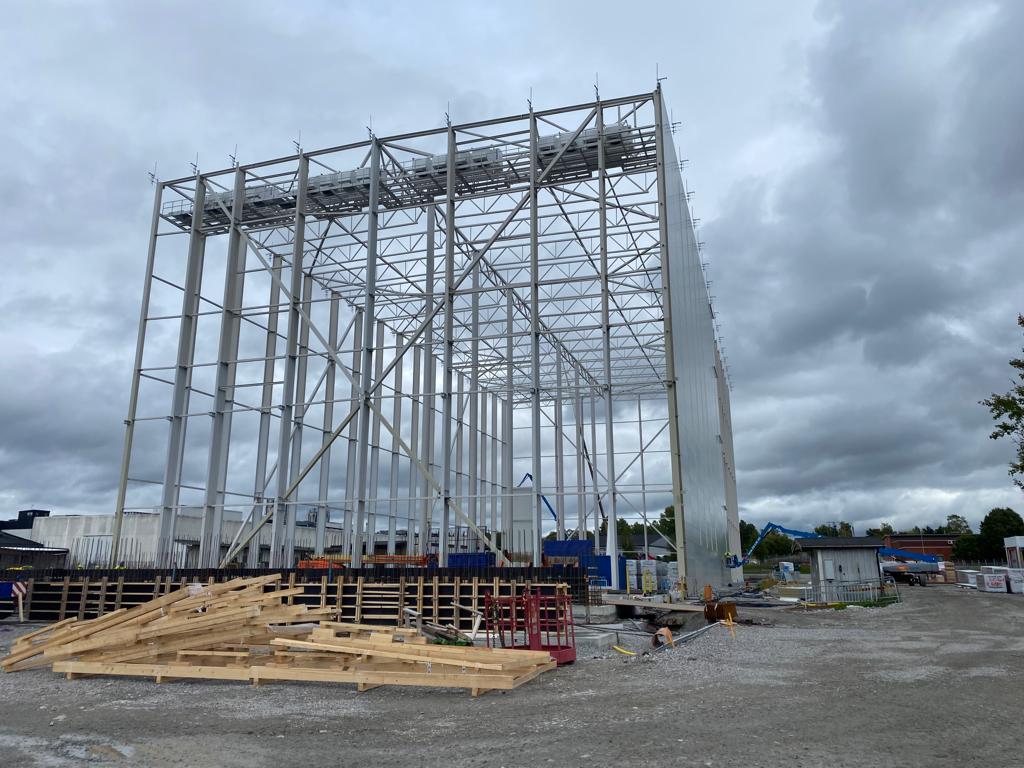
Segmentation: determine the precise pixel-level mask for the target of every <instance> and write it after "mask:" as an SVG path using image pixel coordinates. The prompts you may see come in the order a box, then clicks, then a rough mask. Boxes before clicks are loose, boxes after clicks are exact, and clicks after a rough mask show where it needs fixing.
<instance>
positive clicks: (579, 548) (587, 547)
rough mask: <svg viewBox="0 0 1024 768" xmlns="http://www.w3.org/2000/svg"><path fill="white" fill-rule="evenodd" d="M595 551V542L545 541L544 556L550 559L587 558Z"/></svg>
mask: <svg viewBox="0 0 1024 768" xmlns="http://www.w3.org/2000/svg"><path fill="white" fill-rule="evenodd" d="M593 551H594V542H592V541H586V540H585V539H584V540H582V541H561V540H557V541H545V542H544V554H545V555H547V556H548V557H586V556H588V555H590V554H591V553H592V552H593Z"/></svg>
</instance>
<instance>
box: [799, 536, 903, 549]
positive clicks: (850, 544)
mask: <svg viewBox="0 0 1024 768" xmlns="http://www.w3.org/2000/svg"><path fill="white" fill-rule="evenodd" d="M796 543H797V546H798V547H800V549H881V548H882V547H884V546H885V544H884V543H882V540H881V539H876V538H875V537H873V536H819V537H818V538H816V539H797V540H796Z"/></svg>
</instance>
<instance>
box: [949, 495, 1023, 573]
mask: <svg viewBox="0 0 1024 768" xmlns="http://www.w3.org/2000/svg"><path fill="white" fill-rule="evenodd" d="M978 530H979V532H978V533H977V534H973V533H965V534H962V535H961V536H960V538H958V539H957V540H956V543H955V544H954V545H953V559H954V560H967V561H970V560H1001V559H1003V556H1004V554H1005V550H1004V549H1003V539H1004V538H1006V537H1007V536H1024V520H1022V519H1021V517H1020V515H1018V514H1017V513H1016V512H1014V511H1013V510H1012V509H1007V508H1005V507H996V508H995V509H993V510H992V511H990V512H989V513H988V514H987V515H985V519H984V520H982V521H981V526H980V528H979V529H978Z"/></svg>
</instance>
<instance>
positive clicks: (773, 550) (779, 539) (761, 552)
mask: <svg viewBox="0 0 1024 768" xmlns="http://www.w3.org/2000/svg"><path fill="white" fill-rule="evenodd" d="M791 554H793V540H792V539H791V538H789V536H786V535H785V534H783V533H779V532H777V531H772V532H771V533H769V534H768V535H767V536H765V537H764V539H762V540H761V543H760V544H758V545H757V549H755V550H754V556H755V557H757V558H758V559H763V558H766V557H785V556H786V555H791Z"/></svg>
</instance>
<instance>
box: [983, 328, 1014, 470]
mask: <svg viewBox="0 0 1024 768" xmlns="http://www.w3.org/2000/svg"><path fill="white" fill-rule="evenodd" d="M1017 325H1019V326H1020V327H1021V328H1024V315H1017ZM1010 367H1011V368H1013V369H1014V370H1015V371H1016V376H1017V379H1018V380H1019V382H1018V383H1016V384H1014V385H1013V386H1012V387H1010V391H1009V392H1006V393H1004V394H1002V395H996V394H993V395H992V396H991V397H989V398H988V399H986V400H982V401H981V404H982V405H984V406H985V407H986V408H988V410H989V413H991V414H992V419H993V420H994V421H995V422H996V428H995V430H993V432H992V434H991V435H989V437H991V438H992V439H993V440H999V439H1001V438H1004V437H1008V438H1010V439H1011V440H1012V441H1013V442H1015V443H1016V444H1017V460H1016V461H1011V462H1010V469H1009V475H1010V477H1011V478H1013V483H1014V485H1016V486H1017V487H1018V488H1020V489H1021V490H1024V357H1018V358H1014V359H1012V360H1010Z"/></svg>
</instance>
